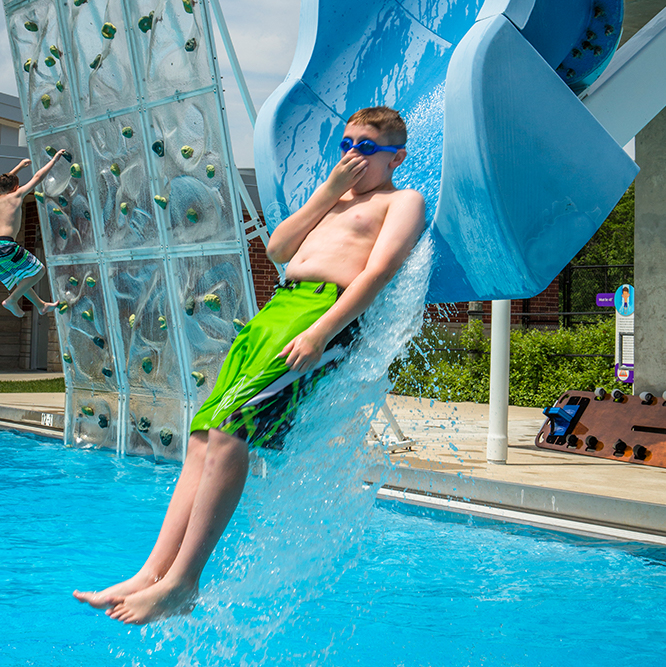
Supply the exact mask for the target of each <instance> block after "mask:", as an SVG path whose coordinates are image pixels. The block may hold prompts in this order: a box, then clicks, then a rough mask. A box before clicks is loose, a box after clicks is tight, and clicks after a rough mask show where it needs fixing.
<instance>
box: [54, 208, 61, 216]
mask: <svg viewBox="0 0 666 667" xmlns="http://www.w3.org/2000/svg"><path fill="white" fill-rule="evenodd" d="M53 212H54V213H55V214H56V215H62V210H61V209H59V208H54V209H53Z"/></svg>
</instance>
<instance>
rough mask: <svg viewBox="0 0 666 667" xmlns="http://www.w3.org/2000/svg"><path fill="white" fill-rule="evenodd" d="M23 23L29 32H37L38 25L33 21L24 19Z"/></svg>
mask: <svg viewBox="0 0 666 667" xmlns="http://www.w3.org/2000/svg"><path fill="white" fill-rule="evenodd" d="M23 25H24V26H25V29H26V30H29V31H30V32H37V31H38V30H39V26H38V25H37V24H36V23H35V22H34V21H26V22H25V23H24V24H23Z"/></svg>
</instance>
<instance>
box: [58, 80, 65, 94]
mask: <svg viewBox="0 0 666 667" xmlns="http://www.w3.org/2000/svg"><path fill="white" fill-rule="evenodd" d="M56 88H57V89H58V91H59V92H61V93H62V91H63V90H65V86H63V85H62V81H56Z"/></svg>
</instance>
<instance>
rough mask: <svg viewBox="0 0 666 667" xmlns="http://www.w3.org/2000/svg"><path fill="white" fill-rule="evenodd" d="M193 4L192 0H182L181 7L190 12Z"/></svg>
mask: <svg viewBox="0 0 666 667" xmlns="http://www.w3.org/2000/svg"><path fill="white" fill-rule="evenodd" d="M193 4H194V2H193V0H183V9H185V11H186V12H187V13H188V14H191V13H192V5H193Z"/></svg>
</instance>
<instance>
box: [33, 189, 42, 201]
mask: <svg viewBox="0 0 666 667" xmlns="http://www.w3.org/2000/svg"><path fill="white" fill-rule="evenodd" d="M35 199H36V200H37V201H38V202H42V203H44V193H43V192H37V190H35Z"/></svg>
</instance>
